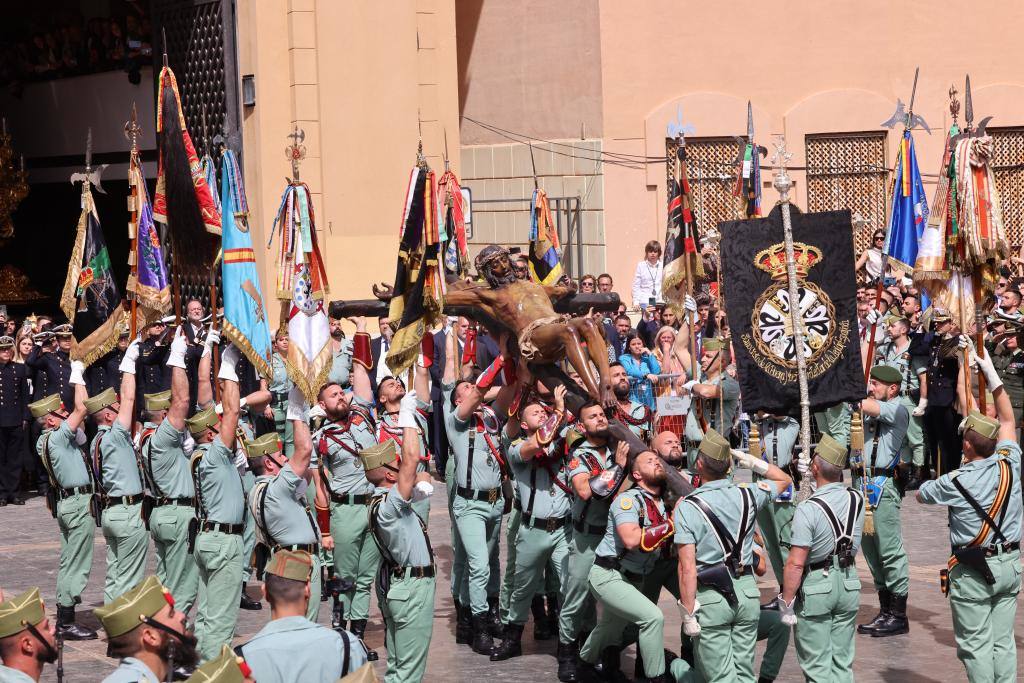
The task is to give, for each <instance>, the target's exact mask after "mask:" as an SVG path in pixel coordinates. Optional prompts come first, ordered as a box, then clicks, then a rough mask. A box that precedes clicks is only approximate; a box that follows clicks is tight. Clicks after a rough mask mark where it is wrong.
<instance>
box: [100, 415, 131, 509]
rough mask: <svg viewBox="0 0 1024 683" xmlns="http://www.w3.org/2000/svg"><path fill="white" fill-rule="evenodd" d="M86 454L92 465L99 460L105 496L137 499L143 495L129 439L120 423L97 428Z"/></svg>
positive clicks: (101, 482) (127, 433) (126, 431)
mask: <svg viewBox="0 0 1024 683" xmlns="http://www.w3.org/2000/svg"><path fill="white" fill-rule="evenodd" d="M97 448H98V449H99V457H97ZM89 453H90V454H91V455H92V458H93V462H96V461H97V460H98V461H99V463H100V486H101V487H102V488H103V490H104V491H105V492H106V494H107V495H108V496H137V495H139V494H140V493H142V479H141V478H140V477H139V465H138V462H137V461H136V459H135V446H134V445H133V444H132V435H131V434H130V433H129V432H128V430H127V429H125V428H124V427H123V426H122V425H121V423H120V422H115V423H114V424H113V425H111V426H109V427H107V426H101V427H99V429H97V431H96V436H94V437H93V439H92V444H91V445H90V447H89Z"/></svg>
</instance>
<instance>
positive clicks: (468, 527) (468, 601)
mask: <svg viewBox="0 0 1024 683" xmlns="http://www.w3.org/2000/svg"><path fill="white" fill-rule="evenodd" d="M503 505H504V499H503V498H498V499H497V500H496V501H495V502H493V503H489V502H487V501H485V500H466V499H465V498H463V497H462V496H458V495H456V496H455V500H454V501H452V515H453V519H454V520H455V526H456V527H457V528H458V530H459V539H460V540H461V541H462V547H463V550H464V552H465V554H466V578H465V579H464V581H463V586H464V590H463V591H461V594H460V596H459V601H460V602H461V603H462V604H463V605H469V608H470V613H471V614H474V615H477V614H483V613H484V612H487V611H488V609H489V607H490V606H489V605H488V603H487V598H488V597H489V596H490V595H492V594H493V595H495V596H497V595H498V586H499V585H500V580H501V576H500V568H499V567H497V566H494V562H493V559H494V553H495V551H496V549H497V547H498V541H499V540H500V536H501V510H502V507H503Z"/></svg>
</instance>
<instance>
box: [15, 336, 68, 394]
mask: <svg viewBox="0 0 1024 683" xmlns="http://www.w3.org/2000/svg"><path fill="white" fill-rule="evenodd" d="M72 341H74V339H73V336H72V330H71V325H66V324H65V325H58V326H57V327H54V328H53V336H52V337H50V338H48V339H47V340H46V341H45V342H44V343H43V344H42V345H40V346H36V347H35V348H34V349H32V353H30V354H29V356H28V358H26V359H25V364H26V365H28V366H29V367H30V368H32V369H33V370H36V371H37V372H39V371H42V372H43V373H44V374H45V375H46V381H45V382H44V383H41V384H45V388H44V389H43V390H44V391H46V392H48V393H46V394H41V395H40V398H42V397H44V396H47V395H48V394H52V393H58V394H60V400H61V402H62V403H64V405H65V406H73V405H75V389H74V387H73V386H72V385H71V383H70V382H69V381H68V380H70V379H71V357H70V353H71V343H72Z"/></svg>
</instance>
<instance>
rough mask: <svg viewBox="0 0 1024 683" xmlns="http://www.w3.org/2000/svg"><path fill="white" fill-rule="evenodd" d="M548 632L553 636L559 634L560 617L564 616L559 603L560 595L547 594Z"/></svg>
mask: <svg viewBox="0 0 1024 683" xmlns="http://www.w3.org/2000/svg"><path fill="white" fill-rule="evenodd" d="M547 607H548V630H549V631H551V634H552V635H557V634H558V617H559V616H560V615H561V614H562V605H561V604H560V603H559V602H558V593H548V594H547Z"/></svg>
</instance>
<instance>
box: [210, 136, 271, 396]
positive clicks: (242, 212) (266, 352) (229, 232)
mask: <svg viewBox="0 0 1024 683" xmlns="http://www.w3.org/2000/svg"><path fill="white" fill-rule="evenodd" d="M220 202H221V222H222V224H223V225H222V227H223V248H224V258H223V265H222V269H223V270H222V278H223V291H224V329H223V333H224V336H225V337H227V338H228V339H230V340H231V343H232V344H234V345H235V346H237V347H238V349H239V350H240V351H241V352H242V353H243V354H245V357H246V358H248V359H249V361H250V362H251V363H252V364H253V367H255V368H256V371H257V372H258V373H259V374H260V375H261V376H262V377H269V376H270V375H271V369H270V357H271V356H270V354H271V351H270V325H269V323H268V322H267V307H266V303H265V302H264V299H263V293H262V290H261V289H260V278H259V274H258V273H257V272H256V254H255V253H254V252H253V249H252V235H251V234H250V232H249V224H248V222H247V221H248V213H249V212H248V205H247V203H246V201H245V190H244V188H243V187H242V173H241V170H240V169H239V168H238V160H237V159H236V158H235V155H234V153H233V152H232V151H231V150H227V151H225V152H224V157H223V159H222V163H221V200H220Z"/></svg>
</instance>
